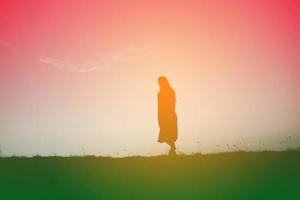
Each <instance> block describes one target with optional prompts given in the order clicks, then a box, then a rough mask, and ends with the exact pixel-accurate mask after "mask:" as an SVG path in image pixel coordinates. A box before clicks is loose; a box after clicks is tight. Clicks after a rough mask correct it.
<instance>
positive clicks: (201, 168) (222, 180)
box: [0, 151, 300, 200]
mask: <svg viewBox="0 0 300 200" xmlns="http://www.w3.org/2000/svg"><path fill="white" fill-rule="evenodd" d="M0 199H3V200H12V199H18V200H20V199H31V200H33V199H39V200H46V199H49V200H59V199H63V200H66V199H72V200H76V199H87V200H89V199H118V200H121V199H139V200H147V199H153V200H159V199H164V200H176V199H180V200H188V199H222V200H223V199H230V200H234V199H242V200H245V199H251V200H254V199H272V200H274V199H281V200H288V199H293V200H297V199H300V151H287V152H235V153H221V154H211V155H190V156H186V155H182V156H177V157H174V158H169V157H166V156H157V157H148V158H145V157H127V158H107V157H34V158H18V157H11V158H0Z"/></svg>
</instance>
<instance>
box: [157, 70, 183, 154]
mask: <svg viewBox="0 0 300 200" xmlns="http://www.w3.org/2000/svg"><path fill="white" fill-rule="evenodd" d="M158 83H159V87H160V90H159V93H158V95H157V97H158V124H159V128H160V131H159V138H158V142H160V143H164V142H165V143H167V144H168V145H169V146H170V151H169V155H176V151H175V150H176V146H175V142H176V140H177V134H178V131H177V116H176V112H175V102H176V96H175V91H174V90H173V88H172V87H171V86H170V84H169V82H168V79H167V78H166V77H164V76H161V77H159V79H158Z"/></svg>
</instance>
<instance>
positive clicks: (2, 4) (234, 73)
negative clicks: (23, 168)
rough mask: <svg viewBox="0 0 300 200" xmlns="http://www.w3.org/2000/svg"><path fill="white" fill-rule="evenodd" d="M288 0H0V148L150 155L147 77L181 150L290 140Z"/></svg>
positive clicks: (152, 121) (292, 29) (298, 93)
mask: <svg viewBox="0 0 300 200" xmlns="http://www.w3.org/2000/svg"><path fill="white" fill-rule="evenodd" d="M299 22H300V1H298V0H278V1H272V0H252V1H242V0H199V1H196V0H186V1H183V0H182V1H178V0H172V1H171V0H165V1H157V0H153V1H144V0H126V1H123V0H112V1H108V0H107V1H106V0H102V1H101V0H99V1H98V0H97V1H96V0H89V1H86V0H74V1H71V0H43V1H39V0H26V1H25V0H1V1H0V97H1V98H0V148H1V151H2V154H3V155H25V156H31V155H36V154H39V155H66V156H68V155H86V154H94V155H105V156H106V155H109V156H127V155H157V154H164V153H166V152H167V150H168V147H167V145H164V144H159V143H157V142H156V141H157V138H158V132H159V127H158V123H157V92H158V84H157V79H158V77H159V76H160V75H165V76H166V77H167V78H168V79H169V82H170V84H171V85H172V87H173V88H174V89H175V91H176V95H177V102H176V106H177V107H176V111H177V115H178V120H179V121H178V127H179V137H178V141H177V147H178V148H177V149H178V152H180V153H193V152H202V153H215V152H221V151H235V150H283V149H286V148H297V147H299V146H300V123H299V119H300V103H299V102H300V90H299V89H300V88H299V85H300V67H299V66H300V60H299V52H300V23H299Z"/></svg>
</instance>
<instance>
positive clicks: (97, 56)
mask: <svg viewBox="0 0 300 200" xmlns="http://www.w3.org/2000/svg"><path fill="white" fill-rule="evenodd" d="M152 48H154V45H153V44H147V45H143V46H137V45H135V44H132V45H130V46H128V47H126V48H124V49H120V50H118V51H111V52H104V53H103V52H102V53H94V55H93V56H92V58H87V59H86V60H84V61H78V60H76V59H71V58H54V57H51V56H40V57H38V58H37V60H38V61H39V62H41V63H44V64H48V65H50V66H52V67H55V68H57V69H60V70H69V71H72V72H79V73H86V72H92V71H98V70H102V69H106V68H109V67H113V66H114V65H116V64H117V63H121V62H124V61H130V60H136V59H138V58H139V57H140V56H141V53H143V52H145V51H148V50H149V49H152Z"/></svg>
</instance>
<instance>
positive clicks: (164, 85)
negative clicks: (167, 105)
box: [158, 76, 176, 101]
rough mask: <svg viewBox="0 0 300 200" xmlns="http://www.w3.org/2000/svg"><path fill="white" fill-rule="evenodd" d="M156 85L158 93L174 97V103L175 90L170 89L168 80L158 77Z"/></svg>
mask: <svg viewBox="0 0 300 200" xmlns="http://www.w3.org/2000/svg"><path fill="white" fill-rule="evenodd" d="M158 84H159V93H161V94H170V95H172V96H174V99H175V101H176V95H175V90H174V89H173V88H172V87H171V85H170V83H169V81H168V79H167V78H166V77H165V76H160V77H159V78H158Z"/></svg>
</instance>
